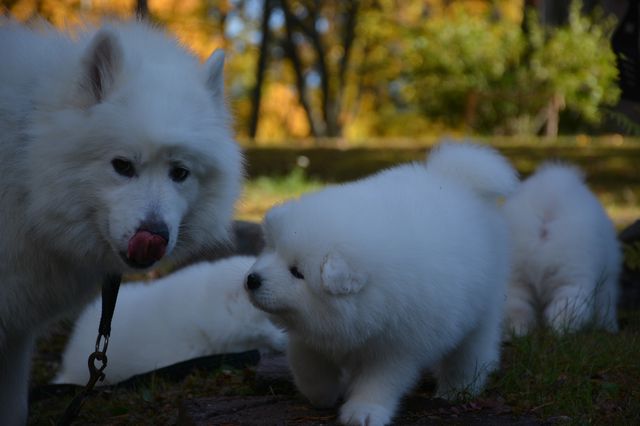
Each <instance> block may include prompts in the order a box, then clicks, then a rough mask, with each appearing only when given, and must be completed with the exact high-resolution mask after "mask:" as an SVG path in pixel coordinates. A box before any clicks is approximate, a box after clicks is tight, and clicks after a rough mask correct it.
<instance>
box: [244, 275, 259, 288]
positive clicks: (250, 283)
mask: <svg viewBox="0 0 640 426" xmlns="http://www.w3.org/2000/svg"><path fill="white" fill-rule="evenodd" d="M261 285H262V278H260V275H258V274H256V273H255V272H254V273H251V274H249V275H248V276H247V288H248V289H249V290H256V289H258V288H260V286H261Z"/></svg>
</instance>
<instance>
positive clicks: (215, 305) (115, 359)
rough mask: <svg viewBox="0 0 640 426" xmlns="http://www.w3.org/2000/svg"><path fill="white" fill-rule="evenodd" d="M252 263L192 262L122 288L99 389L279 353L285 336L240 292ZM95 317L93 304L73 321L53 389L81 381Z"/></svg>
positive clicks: (252, 259)
mask: <svg viewBox="0 0 640 426" xmlns="http://www.w3.org/2000/svg"><path fill="white" fill-rule="evenodd" d="M254 262H255V257H251V256H235V257H231V258H227V259H222V260H219V261H217V262H213V263H212V262H202V263H197V264H195V265H191V266H188V267H186V268H184V269H181V270H179V271H176V272H175V273H173V274H170V275H167V276H166V277H164V278H161V279H159V280H157V281H154V282H152V283H131V284H125V285H123V286H122V288H121V289H120V295H119V296H118V306H117V308H116V312H115V315H114V317H113V323H112V326H111V327H112V328H111V333H112V335H111V338H110V339H109V367H108V369H107V370H105V373H106V377H105V380H104V382H100V383H99V384H103V385H107V384H114V383H118V382H121V381H123V380H126V379H128V378H130V377H132V376H135V375H136V374H142V373H146V372H149V371H151V370H155V369H157V368H160V367H165V366H167V365H171V364H174V363H176V362H180V361H185V360H188V359H192V358H197V357H201V356H205V355H213V354H222V353H234V352H243V351H248V350H251V349H268V350H273V351H284V349H285V346H286V342H287V338H286V334H285V333H284V332H283V331H282V330H280V329H279V328H277V327H276V326H274V325H273V324H272V323H271V321H270V320H269V319H268V318H267V315H266V314H265V313H264V312H262V311H260V310H258V309H256V308H254V307H253V305H251V303H250V302H249V299H248V297H247V294H246V292H245V291H244V288H243V283H244V277H245V275H246V273H247V271H248V270H249V268H250V267H251V265H253V263H254ZM100 311H101V305H100V299H97V300H95V301H94V302H93V303H92V304H90V305H89V306H88V307H87V308H86V309H85V310H84V312H83V313H82V314H81V315H80V317H79V318H78V320H77V321H76V323H75V326H74V329H73V333H72V335H71V337H70V338H69V343H68V344H67V347H66V349H65V351H64V354H63V359H62V368H61V370H60V372H59V373H58V375H57V376H56V378H55V380H54V383H76V384H82V385H84V384H85V383H87V380H88V379H89V372H88V369H87V361H86V358H87V353H88V352H90V351H91V348H92V347H93V346H94V345H95V340H96V327H97V324H98V322H99V321H100Z"/></svg>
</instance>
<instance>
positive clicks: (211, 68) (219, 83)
mask: <svg viewBox="0 0 640 426" xmlns="http://www.w3.org/2000/svg"><path fill="white" fill-rule="evenodd" d="M205 69H206V73H207V87H208V88H209V91H210V92H211V94H212V95H213V96H214V97H216V98H218V97H221V96H222V95H223V93H224V50H222V49H216V50H214V52H213V53H212V54H211V56H209V59H207V62H206V63H205Z"/></svg>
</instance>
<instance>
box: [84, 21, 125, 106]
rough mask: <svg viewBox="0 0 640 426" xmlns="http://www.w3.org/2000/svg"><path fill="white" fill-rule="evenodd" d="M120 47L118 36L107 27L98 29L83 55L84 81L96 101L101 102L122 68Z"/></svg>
mask: <svg viewBox="0 0 640 426" xmlns="http://www.w3.org/2000/svg"><path fill="white" fill-rule="evenodd" d="M123 56H124V55H123V53H122V47H121V46H120V41H119V40H118V37H117V36H116V35H115V34H114V33H113V32H112V31H111V30H109V29H103V30H101V31H99V32H98V33H97V34H96V35H95V36H93V40H92V41H91V43H90V44H89V47H88V48H87V51H86V53H85V56H84V68H85V70H84V73H85V82H86V86H87V89H88V91H89V92H90V93H91V95H92V96H93V99H94V100H95V102H96V103H100V102H102V101H103V100H104V99H105V98H106V97H107V95H108V94H109V92H110V91H111V90H112V89H113V85H114V83H115V81H116V79H117V78H118V74H120V71H121V70H122V61H123Z"/></svg>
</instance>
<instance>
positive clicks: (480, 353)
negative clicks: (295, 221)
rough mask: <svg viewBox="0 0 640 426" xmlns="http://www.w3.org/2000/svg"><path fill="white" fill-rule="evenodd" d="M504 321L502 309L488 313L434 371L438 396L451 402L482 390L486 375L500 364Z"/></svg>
mask: <svg viewBox="0 0 640 426" xmlns="http://www.w3.org/2000/svg"><path fill="white" fill-rule="evenodd" d="M501 322H502V313H501V309H494V310H493V312H490V313H487V314H486V315H485V317H484V318H483V319H482V321H481V322H480V324H478V326H477V327H476V329H475V330H473V331H472V332H471V333H469V334H468V335H467V336H466V337H465V338H464V339H463V341H462V343H461V344H460V345H459V346H458V347H457V348H456V349H454V350H453V351H452V352H450V353H449V354H448V355H446V356H445V357H444V359H443V360H442V361H441V362H440V364H439V366H438V368H437V369H436V372H435V373H436V378H437V381H438V388H437V391H436V396H437V397H439V398H444V399H449V400H452V399H458V398H460V397H461V396H464V395H465V394H467V395H469V396H475V395H477V394H479V393H480V392H481V391H482V389H483V388H484V385H485V382H486V381H487V376H488V375H489V373H490V372H491V371H493V370H494V369H496V368H497V367H498V365H499V362H500V334H501V329H502V328H501Z"/></svg>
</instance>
